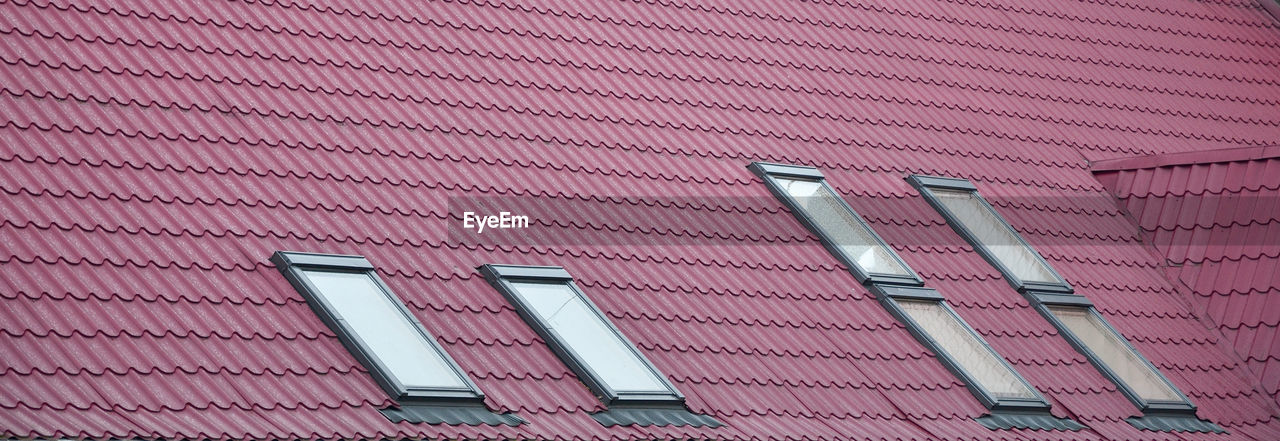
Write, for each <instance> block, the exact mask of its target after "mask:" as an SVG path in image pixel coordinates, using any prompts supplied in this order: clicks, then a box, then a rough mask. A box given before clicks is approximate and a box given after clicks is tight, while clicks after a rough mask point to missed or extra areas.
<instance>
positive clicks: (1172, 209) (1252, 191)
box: [1094, 146, 1280, 400]
mask: <svg viewBox="0 0 1280 441" xmlns="http://www.w3.org/2000/svg"><path fill="white" fill-rule="evenodd" d="M1094 169H1095V170H1098V179H1099V180H1100V181H1101V182H1103V183H1105V184H1107V186H1108V188H1110V189H1112V191H1113V192H1114V193H1115V194H1116V196H1117V197H1119V198H1120V200H1121V201H1122V206H1123V207H1124V209H1125V210H1127V211H1128V212H1129V213H1131V214H1132V216H1133V219H1134V220H1135V221H1136V222H1137V224H1138V226H1139V227H1141V228H1142V232H1143V236H1144V238H1145V239H1146V241H1147V242H1148V243H1150V244H1151V245H1153V246H1155V248H1156V249H1157V250H1158V251H1159V252H1160V253H1161V254H1162V255H1163V256H1164V257H1165V258H1166V259H1167V263H1166V265H1165V267H1166V268H1165V271H1166V272H1167V273H1168V274H1169V277H1170V278H1171V279H1172V280H1176V281H1177V282H1178V283H1181V284H1182V285H1183V286H1184V288H1185V289H1182V290H1180V292H1181V293H1183V295H1184V296H1186V297H1187V299H1188V300H1189V301H1190V303H1191V305H1192V310H1193V311H1194V312H1195V313H1196V314H1197V315H1199V316H1201V317H1203V318H1205V319H1207V320H1208V321H1209V323H1210V324H1212V325H1213V326H1214V327H1215V328H1217V329H1218V330H1219V331H1221V332H1222V333H1223V335H1225V336H1226V340H1225V341H1226V342H1227V343H1229V344H1231V345H1232V346H1233V347H1234V348H1235V350H1236V352H1238V353H1239V354H1240V356H1241V357H1242V358H1244V360H1245V361H1246V365H1247V366H1248V367H1249V368H1250V370H1251V371H1252V372H1253V373H1254V374H1255V375H1257V376H1258V377H1259V379H1260V381H1261V388H1262V390H1263V391H1264V392H1266V393H1268V394H1270V395H1271V396H1272V397H1273V398H1275V399H1278V400H1280V335H1277V329H1278V328H1280V295H1277V294H1276V293H1277V292H1280V244H1277V243H1276V240H1277V239H1278V238H1280V203H1277V200H1276V195H1277V190H1280V181H1277V179H1276V177H1277V176H1280V148H1277V147H1274V146H1272V147H1253V148H1238V149H1231V150H1225V151H1206V152H1196V153H1191V154H1187V153H1183V154H1169V155H1157V156H1150V157H1139V158H1132V159H1118V160H1112V161H1103V162H1099V163H1095V164H1094Z"/></svg>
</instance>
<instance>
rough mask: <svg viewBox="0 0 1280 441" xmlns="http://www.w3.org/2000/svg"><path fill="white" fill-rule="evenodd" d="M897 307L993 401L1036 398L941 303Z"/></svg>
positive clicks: (901, 303) (908, 302) (910, 302)
mask: <svg viewBox="0 0 1280 441" xmlns="http://www.w3.org/2000/svg"><path fill="white" fill-rule="evenodd" d="M898 305H899V306H901V307H902V310H903V311H904V312H906V314H907V316H909V317H911V320H912V321H914V322H915V324H916V326H918V327H919V329H920V330H921V331H923V332H924V333H925V334H927V335H928V336H929V338H930V339H933V340H934V341H936V342H937V346H938V349H940V350H941V351H943V352H945V353H946V356H948V357H950V358H952V359H954V360H955V361H956V363H957V364H959V365H960V367H961V368H962V369H963V370H964V372H965V373H966V374H967V375H968V376H969V377H970V378H971V379H972V381H974V382H976V383H978V386H980V387H982V388H983V389H984V390H986V391H987V392H988V393H990V394H991V395H992V396H994V397H996V399H1006V398H1015V399H1027V400H1038V399H1039V396H1038V395H1037V394H1036V392H1035V391H1033V390H1032V389H1031V386H1030V385H1028V384H1027V382H1026V381H1025V380H1023V379H1022V377H1020V376H1018V374H1017V373H1015V372H1014V371H1013V369H1012V368H1010V367H1009V365H1008V364H1006V363H1005V362H1004V360H1003V359H1002V358H1000V355H998V354H996V352H995V351H994V350H992V349H991V347H989V346H987V344H986V343H985V342H983V341H982V340H981V339H979V337H978V335H977V334H976V333H974V331H973V330H972V329H971V328H969V327H968V326H967V325H965V324H964V323H963V322H961V321H960V319H959V318H958V317H956V315H955V313H954V312H953V311H951V309H950V308H948V307H946V304H945V303H943V302H941V301H922V300H901V301H898Z"/></svg>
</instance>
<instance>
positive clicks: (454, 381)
mask: <svg viewBox="0 0 1280 441" xmlns="http://www.w3.org/2000/svg"><path fill="white" fill-rule="evenodd" d="M302 273H303V274H305V275H306V276H307V278H308V279H310V280H311V284H313V285H315V286H316V289H317V290H318V291H319V292H318V295H319V296H321V297H324V300H325V301H326V302H328V303H329V305H330V306H331V307H332V308H333V312H334V313H336V315H338V316H339V319H340V320H341V321H343V322H346V324H347V326H349V327H350V328H351V330H352V331H354V332H355V337H356V338H358V339H360V341H361V342H363V343H364V344H365V346H367V347H368V348H369V349H370V350H371V351H372V352H373V356H374V357H375V358H377V359H378V361H379V362H381V363H382V364H383V365H385V366H386V368H387V370H388V371H389V372H388V373H389V374H391V376H393V377H395V378H396V380H397V381H399V382H400V383H401V384H404V385H405V386H406V387H411V388H432V389H436V388H446V389H447V388H466V387H467V384H466V383H465V382H464V381H463V380H462V378H461V377H460V376H459V374H458V372H457V371H455V370H454V369H453V368H452V367H450V365H449V362H448V361H446V360H445V359H444V357H443V356H442V355H441V354H440V352H439V351H437V350H436V348H435V347H434V346H432V344H431V343H430V342H428V341H427V340H426V337H424V336H423V333H422V332H419V331H418V329H417V325H416V324H414V323H413V322H411V321H409V319H408V318H407V317H405V316H404V314H403V313H402V312H401V310H400V308H399V307H398V306H397V305H396V304H394V303H392V299H391V298H390V297H388V293H386V292H384V291H383V290H382V289H381V288H380V287H379V286H378V285H377V284H376V283H374V281H373V276H372V275H370V274H366V273H340V272H331V271H303V272H302ZM370 368H372V367H370Z"/></svg>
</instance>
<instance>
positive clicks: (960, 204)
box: [908, 176, 1071, 291]
mask: <svg viewBox="0 0 1280 441" xmlns="http://www.w3.org/2000/svg"><path fill="white" fill-rule="evenodd" d="M908 180H910V181H911V184H912V185H913V186H915V187H916V189H918V190H919V191H920V194H921V195H923V196H924V197H925V199H926V200H927V201H928V202H929V204H930V205H933V207H934V208H935V209H937V210H938V212H940V213H942V215H943V217H945V218H946V219H947V223H948V224H949V225H951V227H952V228H953V229H955V230H956V232H957V233H959V234H960V235H961V236H962V237H964V238H965V240H967V241H968V242H969V244H970V245H972V246H973V248H974V250H975V251H977V252H978V253H979V254H981V255H982V257H983V258H985V259H987V261H988V262H991V264H992V265H993V266H995V267H996V269H999V270H1000V272H1001V273H1002V274H1004V277H1005V279H1006V280H1008V281H1009V283H1010V284H1011V285H1013V286H1014V287H1015V288H1017V289H1019V290H1024V289H1039V290H1054V291H1069V290H1070V289H1071V288H1070V286H1069V285H1067V283H1066V281H1064V280H1063V279H1062V277H1061V276H1059V275H1058V273H1057V272H1055V271H1054V270H1053V268H1051V267H1050V266H1049V263H1048V262H1046V261H1045V260H1044V258H1043V257H1041V256H1040V254H1039V253H1037V252H1036V251H1035V250H1034V249H1032V248H1031V245H1028V244H1027V242H1026V241H1024V240H1023V239H1022V236H1021V235H1019V234H1018V232H1017V231H1016V230H1014V229H1013V227H1012V226H1010V225H1009V223H1008V222H1006V221H1005V220H1004V218H1003V217H1000V214H999V213H997V212H996V211H995V208H993V207H992V206H991V204H988V203H987V201H986V200H985V199H983V198H982V196H980V195H978V192H977V188H976V187H974V186H973V184H971V183H969V181H966V180H963V179H950V178H937V177H932V176H912V177H910V178H908Z"/></svg>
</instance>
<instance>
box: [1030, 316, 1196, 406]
mask: <svg viewBox="0 0 1280 441" xmlns="http://www.w3.org/2000/svg"><path fill="white" fill-rule="evenodd" d="M1049 311H1050V312H1052V313H1053V315H1054V316H1056V317H1058V320H1060V321H1062V323H1063V324H1064V325H1066V326H1067V329H1070V330H1071V333H1072V334H1075V336H1076V338H1078V339H1080V341H1082V342H1084V345H1085V346H1087V347H1088V348H1089V350H1090V351H1093V353H1094V354H1096V355H1097V356H1098V358H1100V359H1101V360H1100V361H1101V362H1102V364H1105V365H1107V368H1109V369H1111V371H1112V372H1114V373H1115V374H1116V375H1117V376H1119V377H1120V380H1121V381H1123V382H1124V383H1125V384H1126V385H1128V386H1129V388H1130V389H1133V391H1134V392H1136V393H1137V394H1138V396H1140V397H1142V399H1144V400H1147V401H1176V402H1181V401H1182V398H1181V397H1179V396H1178V393H1177V392H1176V391H1174V390H1173V387H1172V386H1170V385H1169V383H1167V382H1165V381H1164V379H1163V378H1161V376H1160V374H1159V373H1158V372H1156V371H1154V370H1152V369H1151V368H1150V367H1148V366H1147V364H1146V363H1144V362H1143V359H1142V355H1139V354H1138V353H1137V352H1136V351H1134V350H1133V348H1130V347H1129V345H1128V344H1126V343H1125V341H1124V337H1122V336H1120V335H1119V334H1117V333H1116V332H1114V331H1112V330H1111V327H1109V326H1107V325H1106V323H1104V322H1103V321H1102V317H1100V316H1098V313H1097V312H1094V311H1093V309H1092V308H1082V307H1076V306H1049Z"/></svg>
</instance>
